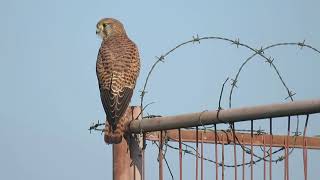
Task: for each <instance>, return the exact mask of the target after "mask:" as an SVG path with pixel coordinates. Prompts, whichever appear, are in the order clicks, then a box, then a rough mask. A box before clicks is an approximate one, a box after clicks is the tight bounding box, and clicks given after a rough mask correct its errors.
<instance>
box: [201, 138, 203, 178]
mask: <svg viewBox="0 0 320 180" xmlns="http://www.w3.org/2000/svg"><path fill="white" fill-rule="evenodd" d="M201 180H203V132H201Z"/></svg>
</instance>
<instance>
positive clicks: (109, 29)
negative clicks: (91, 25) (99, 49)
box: [96, 18, 126, 38]
mask: <svg viewBox="0 0 320 180" xmlns="http://www.w3.org/2000/svg"><path fill="white" fill-rule="evenodd" d="M96 34H97V35H99V36H100V37H101V38H108V37H110V36H114V35H125V34H126V32H125V30H124V27H123V25H122V23H121V22H120V21H118V20H116V19H113V18H103V19H101V20H100V21H99V22H98V23H97V29H96Z"/></svg>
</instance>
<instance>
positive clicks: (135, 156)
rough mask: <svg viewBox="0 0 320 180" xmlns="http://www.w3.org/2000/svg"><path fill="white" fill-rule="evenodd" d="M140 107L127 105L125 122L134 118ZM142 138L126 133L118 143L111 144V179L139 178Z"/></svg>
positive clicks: (135, 179) (141, 167) (126, 179)
mask: <svg viewBox="0 0 320 180" xmlns="http://www.w3.org/2000/svg"><path fill="white" fill-rule="evenodd" d="M140 111H141V108H140V107H129V108H128V109H127V112H126V116H125V117H124V118H126V120H128V121H126V122H129V121H131V120H133V119H136V118H137V116H138V115H139V114H140ZM140 142H142V138H141V139H138V138H136V137H133V136H131V135H130V134H126V135H125V138H123V139H122V142H121V143H119V144H113V145H112V151H113V180H132V179H133V180H140V179H141V175H142V174H143V172H142V169H143V162H142V156H143V153H142V149H141V147H142V146H141V144H140Z"/></svg>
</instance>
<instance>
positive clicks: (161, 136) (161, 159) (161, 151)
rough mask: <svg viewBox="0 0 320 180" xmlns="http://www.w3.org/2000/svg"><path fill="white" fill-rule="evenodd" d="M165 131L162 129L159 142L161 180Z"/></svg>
mask: <svg viewBox="0 0 320 180" xmlns="http://www.w3.org/2000/svg"><path fill="white" fill-rule="evenodd" d="M162 133H163V132H162V131H160V143H159V180H163V149H162V148H163V134H162Z"/></svg>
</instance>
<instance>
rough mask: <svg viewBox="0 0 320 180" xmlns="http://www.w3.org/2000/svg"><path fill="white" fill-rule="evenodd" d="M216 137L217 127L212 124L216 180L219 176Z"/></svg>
mask: <svg viewBox="0 0 320 180" xmlns="http://www.w3.org/2000/svg"><path fill="white" fill-rule="evenodd" d="M217 140H218V136H217V125H216V124H214V152H215V155H214V157H215V161H216V180H218V177H219V176H218V175H219V165H218V161H219V160H218V143H217Z"/></svg>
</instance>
